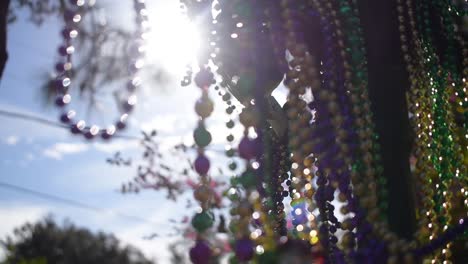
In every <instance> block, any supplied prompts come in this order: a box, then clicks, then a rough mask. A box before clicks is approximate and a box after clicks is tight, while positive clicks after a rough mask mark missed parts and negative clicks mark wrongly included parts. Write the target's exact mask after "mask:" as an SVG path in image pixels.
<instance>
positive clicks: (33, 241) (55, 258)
mask: <svg viewBox="0 0 468 264" xmlns="http://www.w3.org/2000/svg"><path fill="white" fill-rule="evenodd" d="M1 245H2V247H3V248H4V249H5V250H6V259H5V260H4V262H3V263H5V264H10V263H12V264H13V263H24V264H26V263H28V264H31V263H37V264H38V263H40V264H46V263H69V264H73V263H77V264H78V263H87V264H94V263H95V264H106V263H120V264H150V263H153V261H150V260H148V259H147V258H146V257H145V256H144V255H143V254H142V253H141V252H140V251H138V250H137V249H136V248H133V247H131V246H122V245H121V243H120V241H119V240H118V239H117V238H116V237H115V236H113V235H110V234H105V233H102V232H99V233H97V234H94V233H92V232H91V231H89V230H87V229H84V228H80V227H76V226H75V225H73V224H71V223H65V224H64V225H62V226H60V225H58V224H57V223H55V221H54V220H53V219H52V218H50V217H47V218H45V219H43V220H42V221H39V222H37V223H34V224H31V223H26V224H24V225H23V226H21V227H19V228H16V229H15V230H14V235H13V237H11V236H9V237H7V238H6V239H5V240H4V241H1Z"/></svg>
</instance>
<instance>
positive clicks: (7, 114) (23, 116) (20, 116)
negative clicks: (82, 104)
mask: <svg viewBox="0 0 468 264" xmlns="http://www.w3.org/2000/svg"><path fill="white" fill-rule="evenodd" d="M0 116H4V117H7V118H14V119H15V118H16V119H22V120H26V121H32V122H36V123H39V124H42V125H46V126H52V127H57V128H63V129H68V128H69V126H67V125H65V124H62V123H59V122H55V121H51V120H49V119H46V118H43V117H39V116H34V115H30V114H25V113H18V112H12V111H7V110H3V109H0ZM114 137H116V138H122V139H130V140H141V139H142V138H141V137H136V136H130V135H121V134H116V135H114Z"/></svg>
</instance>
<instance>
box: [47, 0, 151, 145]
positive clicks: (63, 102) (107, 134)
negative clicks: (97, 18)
mask: <svg viewBox="0 0 468 264" xmlns="http://www.w3.org/2000/svg"><path fill="white" fill-rule="evenodd" d="M84 4H85V1H83V0H71V1H69V4H68V5H67V6H66V10H65V11H64V16H63V19H64V22H65V26H64V28H63V30H62V31H61V35H62V38H63V43H62V44H61V45H60V47H59V48H58V53H59V55H60V57H61V58H60V61H59V62H57V63H56V65H55V72H56V75H57V77H56V79H55V83H54V85H55V89H56V92H57V95H58V98H57V100H56V105H57V106H58V107H60V108H62V110H63V113H62V114H61V116H60V121H61V122H62V123H64V124H67V125H69V127H70V130H71V132H72V134H81V135H83V136H84V137H85V138H86V139H93V138H95V137H97V136H100V137H101V138H102V139H104V140H108V139H110V138H112V137H113V136H114V135H115V133H116V132H117V130H122V129H124V128H125V127H126V123H127V118H128V115H129V114H130V112H132V111H133V109H134V107H135V105H136V103H137V98H136V95H135V94H134V92H135V89H123V92H126V93H127V97H126V99H124V100H123V101H122V102H120V104H121V105H120V106H119V107H118V108H119V109H122V110H123V111H122V112H123V113H121V114H120V116H119V118H118V119H117V120H116V122H115V123H114V124H113V125H109V126H107V127H108V128H104V129H102V128H99V126H97V125H89V126H88V125H85V126H83V125H81V124H80V125H79V124H78V122H82V121H76V120H74V117H75V116H76V113H75V114H74V115H73V116H70V115H69V114H68V113H70V111H73V110H69V109H67V106H68V105H69V104H70V103H71V95H70V92H71V86H72V78H71V77H72V70H73V63H72V54H73V53H74V52H75V47H74V46H73V42H74V39H76V38H77V37H78V34H79V32H78V27H77V25H78V23H80V22H81V20H82V15H81V11H82V8H83V5H84ZM133 4H134V11H135V14H136V19H135V21H136V22H137V23H136V30H135V42H134V45H136V46H138V49H141V47H142V46H143V45H144V40H143V39H144V37H143V35H144V34H145V33H146V31H147V30H148V28H147V25H146V24H147V23H143V22H144V21H147V19H148V18H147V15H146V13H147V12H146V11H145V10H146V6H145V3H144V1H143V0H133ZM142 67H143V54H142V53H138V54H134V58H132V59H131V62H130V65H129V67H128V78H129V79H131V80H135V79H136V78H138V77H137V76H136V75H137V73H138V71H139V70H140V69H141V68H142ZM133 87H134V88H136V85H134V86H133ZM73 112H74V111H73ZM82 124H83V122H82ZM110 127H113V128H114V129H109V128H110Z"/></svg>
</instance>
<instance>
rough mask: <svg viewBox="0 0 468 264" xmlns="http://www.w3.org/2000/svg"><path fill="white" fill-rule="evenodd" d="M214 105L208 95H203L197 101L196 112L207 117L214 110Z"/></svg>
mask: <svg viewBox="0 0 468 264" xmlns="http://www.w3.org/2000/svg"><path fill="white" fill-rule="evenodd" d="M213 109H214V105H213V101H211V99H210V98H208V97H202V98H201V99H200V100H198V101H197V102H196V103H195V112H196V113H197V115H199V116H200V117H202V118H207V117H209V116H210V115H211V113H212V112H213Z"/></svg>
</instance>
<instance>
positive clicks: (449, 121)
mask: <svg viewBox="0 0 468 264" xmlns="http://www.w3.org/2000/svg"><path fill="white" fill-rule="evenodd" d="M411 5H412V3H411V2H410V1H408V3H407V6H408V16H409V17H410V25H411V26H412V27H413V28H412V32H413V33H412V34H413V38H414V39H418V36H417V32H416V30H415V29H414V25H415V22H414V18H413V17H414V14H413V9H412V7H411ZM435 7H436V8H437V7H439V8H440V3H435ZM401 9H402V8H401ZM443 9H444V8H442V10H443ZM422 10H423V15H424V17H426V19H424V21H423V22H421V17H420V18H419V19H420V20H419V21H420V24H419V26H420V27H419V29H420V30H421V31H423V32H425V33H424V34H422V35H423V36H422V38H421V40H422V41H421V42H422V44H423V45H424V47H425V49H424V50H423V52H424V53H425V54H424V55H425V56H424V55H423V56H420V57H421V59H420V60H421V61H422V62H421V63H420V65H421V66H422V67H420V68H418V69H427V70H426V72H423V73H421V76H422V78H424V77H425V78H426V79H428V80H427V81H426V82H427V84H426V85H425V86H421V87H420V88H419V90H422V91H421V93H424V92H426V91H427V90H429V89H431V90H430V92H431V93H430V96H428V97H427V98H431V100H432V102H435V104H434V106H433V107H432V109H427V108H426V109H424V110H425V112H422V113H416V117H420V116H424V115H426V116H428V117H429V118H431V117H433V118H434V119H435V121H433V120H431V121H430V123H429V124H426V125H428V126H429V128H430V129H431V131H429V133H428V136H429V137H427V136H426V135H424V134H422V135H421V134H420V135H419V136H418V139H419V138H420V139H422V140H421V142H420V143H419V145H423V146H424V145H426V144H429V146H430V147H431V148H429V149H427V153H426V154H424V156H423V157H425V156H426V155H427V157H429V158H430V159H431V161H432V164H426V166H427V167H428V168H432V167H434V168H435V169H436V171H437V172H436V173H435V175H436V176H435V177H433V180H434V182H436V186H435V193H436V194H437V195H436V196H435V198H436V199H435V201H436V204H435V206H434V209H436V212H439V211H440V209H439V208H442V210H443V216H442V217H441V218H439V219H437V218H436V217H433V219H431V220H433V221H426V223H423V225H424V224H427V227H428V228H429V229H432V234H431V235H430V236H429V239H430V240H432V239H434V237H435V235H436V234H437V231H439V233H440V232H442V230H443V231H446V230H447V229H448V225H449V224H454V223H455V222H454V221H451V212H450V208H451V207H452V205H451V203H452V202H453V199H454V196H452V191H451V190H454V189H455V188H457V187H456V186H457V185H458V186H460V182H459V180H458V179H457V178H459V173H460V165H461V162H462V161H461V160H460V159H459V157H463V154H462V152H461V149H460V147H459V146H460V145H463V144H461V143H462V142H460V140H459V137H458V134H459V132H458V131H457V125H456V123H455V122H454V121H455V120H454V116H455V114H456V112H455V111H456V110H457V108H456V107H450V104H451V102H450V101H451V100H450V99H452V98H450V97H453V93H454V90H455V91H456V90H460V84H461V83H462V80H460V78H457V76H460V75H459V74H458V73H457V72H456V71H457V69H456V67H453V66H455V61H454V60H455V55H454V54H453V53H454V49H453V45H454V39H455V38H454V36H453V35H452V34H453V33H454V32H451V29H453V27H454V25H449V24H448V23H449V21H450V19H448V18H447V14H446V13H444V12H443V11H442V12H441V16H442V17H443V16H444V15H445V16H446V17H444V19H443V20H444V22H445V31H446V32H448V35H447V37H448V38H449V40H448V43H449V45H448V48H447V49H446V50H445V53H444V54H443V55H442V57H441V58H442V59H445V60H443V63H442V65H440V63H439V61H440V59H439V57H438V56H437V55H436V53H435V49H434V47H433V46H432V45H433V37H432V35H431V33H432V31H431V29H430V28H429V27H430V24H429V21H427V19H428V17H429V14H428V13H429V11H430V6H428V5H427V4H426V5H425V6H424V7H423V8H422ZM452 22H453V21H452ZM423 25H425V26H426V28H423ZM441 30H444V29H441ZM417 44H418V45H420V44H419V41H418V43H417ZM421 53H422V52H421ZM407 58H408V59H409V58H410V57H409V56H408V57H407ZM448 63H449V64H451V63H453V66H452V65H448ZM424 65H426V67H424ZM444 76H445V77H444ZM452 76H453V77H452ZM434 79H436V80H434ZM457 79H458V80H457ZM450 82H451V83H450ZM437 84H440V86H436V85H437ZM457 84H458V85H457ZM424 89H425V90H426V91H424ZM413 90H414V89H413ZM416 92H418V91H417V90H416ZM426 93H427V92H426ZM455 96H457V97H459V96H460V93H459V92H455ZM465 97H466V96H465ZM429 103H430V102H429ZM412 104H413V109H417V108H420V106H421V105H423V106H425V104H424V102H423V101H422V100H421V98H419V101H418V100H416V99H413V102H412ZM431 110H432V111H431ZM454 110H455V111H454ZM454 112H455V113H454ZM423 121H425V120H423ZM424 125H425V124H424V123H423V124H421V123H419V124H418V126H424ZM433 135H434V136H433ZM457 154H459V155H457ZM422 161H426V163H429V162H428V160H426V159H423V160H422ZM421 166H424V164H423V162H421ZM461 169H462V170H463V168H461ZM450 175H452V176H451V177H450ZM462 175H463V174H462ZM462 182H463V180H462ZM461 186H463V184H461ZM458 189H460V188H459V187H458ZM462 189H463V188H462ZM449 190H450V191H449ZM426 193H427V196H429V197H430V196H432V195H433V193H434V192H432V191H430V192H426ZM462 196H463V194H462ZM426 200H429V199H427V198H426ZM427 215H428V216H429V215H430V213H429V211H428V212H427ZM427 222H429V223H427ZM439 222H440V224H441V226H442V229H441V228H440V227H438V224H439ZM434 226H435V227H436V228H434ZM449 247H450V244H447V246H446V247H445V248H444V249H442V254H443V259H446V261H447V260H448V258H449V256H450V251H449ZM439 255H440V253H438V254H436V255H435V256H434V259H433V262H436V261H437V259H438V258H439Z"/></svg>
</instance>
